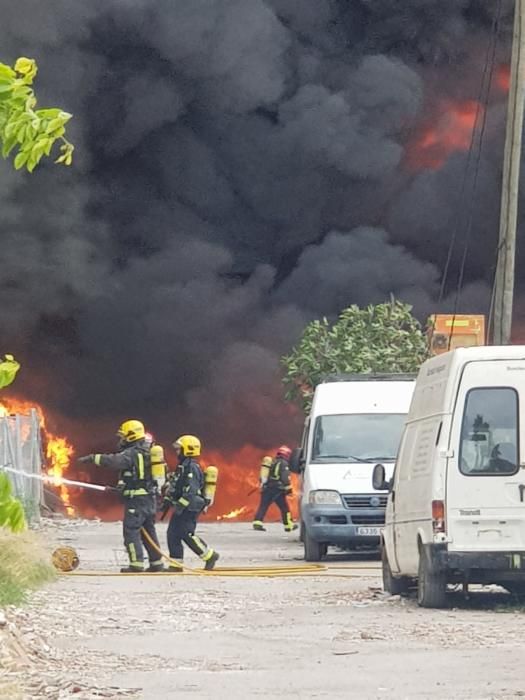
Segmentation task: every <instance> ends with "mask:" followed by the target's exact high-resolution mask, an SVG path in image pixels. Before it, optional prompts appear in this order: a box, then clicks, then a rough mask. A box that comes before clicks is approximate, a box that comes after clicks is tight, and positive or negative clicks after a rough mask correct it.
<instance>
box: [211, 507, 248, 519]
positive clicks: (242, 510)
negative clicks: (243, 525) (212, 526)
mask: <svg viewBox="0 0 525 700" xmlns="http://www.w3.org/2000/svg"><path fill="white" fill-rule="evenodd" d="M247 510H248V508H247V506H243V507H242V508H234V509H233V510H231V511H230V512H229V513H226V514H225V515H218V516H217V520H233V519H235V518H238V517H239V516H241V515H243V514H244V513H246V511H247Z"/></svg>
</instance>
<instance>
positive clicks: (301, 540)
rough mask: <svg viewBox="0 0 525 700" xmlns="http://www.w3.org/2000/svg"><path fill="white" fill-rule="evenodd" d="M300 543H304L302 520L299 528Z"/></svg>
mask: <svg viewBox="0 0 525 700" xmlns="http://www.w3.org/2000/svg"><path fill="white" fill-rule="evenodd" d="M299 542H304V523H303V521H302V520H301V524H300V526H299Z"/></svg>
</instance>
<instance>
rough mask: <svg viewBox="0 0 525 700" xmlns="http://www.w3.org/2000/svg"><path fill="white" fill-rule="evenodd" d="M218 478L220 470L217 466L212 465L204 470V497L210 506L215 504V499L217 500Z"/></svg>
mask: <svg viewBox="0 0 525 700" xmlns="http://www.w3.org/2000/svg"><path fill="white" fill-rule="evenodd" d="M218 478H219V470H218V469H217V467H213V466H211V465H210V466H209V467H207V468H206V469H205V470H204V498H205V500H206V503H207V505H208V506H211V505H213V501H214V500H215V492H216V491H217V479H218Z"/></svg>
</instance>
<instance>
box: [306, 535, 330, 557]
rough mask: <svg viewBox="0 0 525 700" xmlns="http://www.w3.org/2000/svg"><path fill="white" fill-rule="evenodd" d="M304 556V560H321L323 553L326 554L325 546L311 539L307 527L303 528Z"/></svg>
mask: <svg viewBox="0 0 525 700" xmlns="http://www.w3.org/2000/svg"><path fill="white" fill-rule="evenodd" d="M303 541H304V558H305V559H306V561H321V559H322V558H323V555H324V554H326V548H325V546H324V545H322V544H321V543H320V542H316V541H315V540H313V539H312V538H311V537H310V535H309V534H308V531H307V529H306V528H305V529H304V540H303Z"/></svg>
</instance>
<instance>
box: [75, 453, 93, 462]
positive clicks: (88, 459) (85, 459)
mask: <svg viewBox="0 0 525 700" xmlns="http://www.w3.org/2000/svg"><path fill="white" fill-rule="evenodd" d="M94 461H95V455H85V456H84V457H79V458H78V459H77V462H80V464H87V463H88V462H94Z"/></svg>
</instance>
